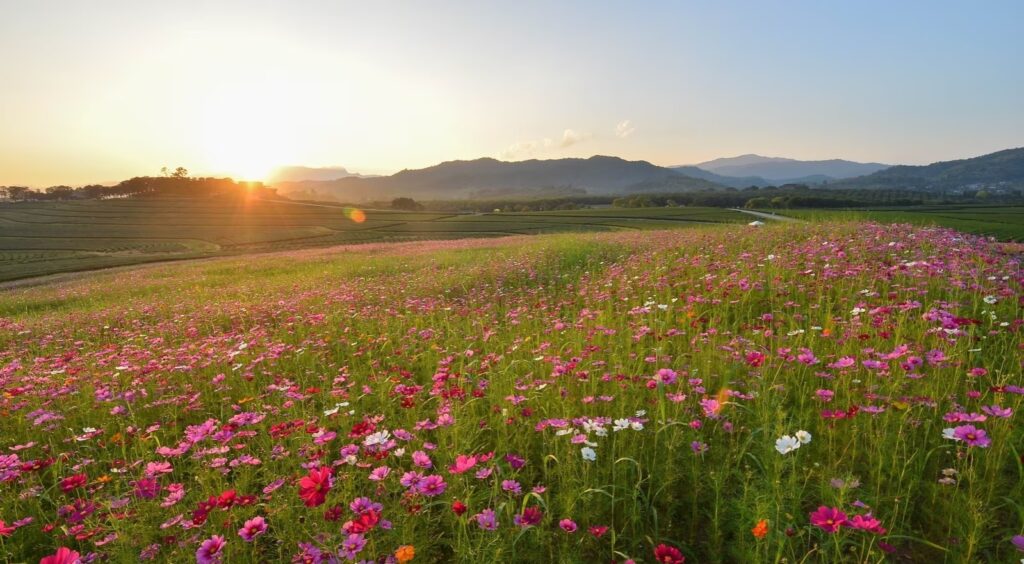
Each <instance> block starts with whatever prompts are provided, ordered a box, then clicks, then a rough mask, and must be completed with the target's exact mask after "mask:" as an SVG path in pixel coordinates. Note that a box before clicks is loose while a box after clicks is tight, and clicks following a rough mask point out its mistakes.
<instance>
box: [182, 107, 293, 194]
mask: <svg viewBox="0 0 1024 564" xmlns="http://www.w3.org/2000/svg"><path fill="white" fill-rule="evenodd" d="M275 102H277V100H275V99H274V98H272V97H268V96H266V95H261V94H260V93H259V92H258V91H257V92H250V91H246V90H241V91H238V92H233V93H221V94H220V95H218V96H211V97H210V99H208V100H207V101H206V104H205V108H204V109H205V111H204V112H203V116H202V127H201V131H202V132H203V133H202V138H201V140H200V141H201V144H202V151H203V154H204V155H205V157H206V165H207V168H208V169H209V170H210V171H212V172H215V173H217V174H226V175H229V176H231V177H232V178H234V179H235V180H264V179H266V178H267V177H268V176H269V175H270V173H271V172H273V170H274V169H275V168H276V167H277V166H278V165H280V164H281V163H282V162H283V159H286V158H287V152H288V149H289V142H288V140H289V138H290V135H289V133H290V131H289V130H290V128H289V127H288V125H287V121H286V120H285V119H283V116H281V115H280V114H277V113H276V112H275V107H278V105H277V104H276V103H275Z"/></svg>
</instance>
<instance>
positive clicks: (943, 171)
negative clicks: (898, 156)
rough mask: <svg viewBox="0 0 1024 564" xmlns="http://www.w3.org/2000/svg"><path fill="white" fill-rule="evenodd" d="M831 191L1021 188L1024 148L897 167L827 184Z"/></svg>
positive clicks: (1022, 184)
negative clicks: (850, 189)
mask: <svg viewBox="0 0 1024 564" xmlns="http://www.w3.org/2000/svg"><path fill="white" fill-rule="evenodd" d="M829 187H830V188H833V187H834V188H868V189H893V188H903V189H906V188H911V189H917V190H929V191H958V190H970V189H983V188H994V189H999V188H1008V189H1012V188H1022V187H1024V148H1017V149H1006V150H1005V151H998V152H995V153H990V154H988V155H982V156H980V157H974V158H971V159H961V160H956V161H943V162H937V163H932V164H930V165H923V166H908V165H900V166H894V167H890V168H887V169H885V170H882V171H879V172H876V173H874V174H869V175H867V176H862V177H859V178H851V179H847V180H844V181H842V182H836V183H832V184H829Z"/></svg>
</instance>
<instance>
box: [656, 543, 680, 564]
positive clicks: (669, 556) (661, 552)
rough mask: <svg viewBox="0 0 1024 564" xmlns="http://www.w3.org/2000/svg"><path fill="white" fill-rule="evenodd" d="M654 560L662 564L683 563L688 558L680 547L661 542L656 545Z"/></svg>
mask: <svg viewBox="0 0 1024 564" xmlns="http://www.w3.org/2000/svg"><path fill="white" fill-rule="evenodd" d="M654 561H655V562H659V563H660V564H683V562H685V561H686V558H685V557H684V556H683V553H682V552H681V551H680V550H679V549H678V548H676V547H674V546H669V545H667V544H659V545H658V546H656V547H654Z"/></svg>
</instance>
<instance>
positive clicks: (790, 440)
mask: <svg viewBox="0 0 1024 564" xmlns="http://www.w3.org/2000/svg"><path fill="white" fill-rule="evenodd" d="M798 448H800V439H798V438H796V437H791V436H789V435H782V436H781V437H779V439H777V440H776V441H775V450H777V451H779V454H789V453H791V452H793V451H794V450H796V449H798Z"/></svg>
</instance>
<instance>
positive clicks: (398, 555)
mask: <svg viewBox="0 0 1024 564" xmlns="http://www.w3.org/2000/svg"><path fill="white" fill-rule="evenodd" d="M414 556H416V549H415V548H414V547H413V546H412V545H402V546H400V547H398V550H397V551H394V559H395V560H397V561H398V562H409V561H410V560H412V559H413V557H414Z"/></svg>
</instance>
